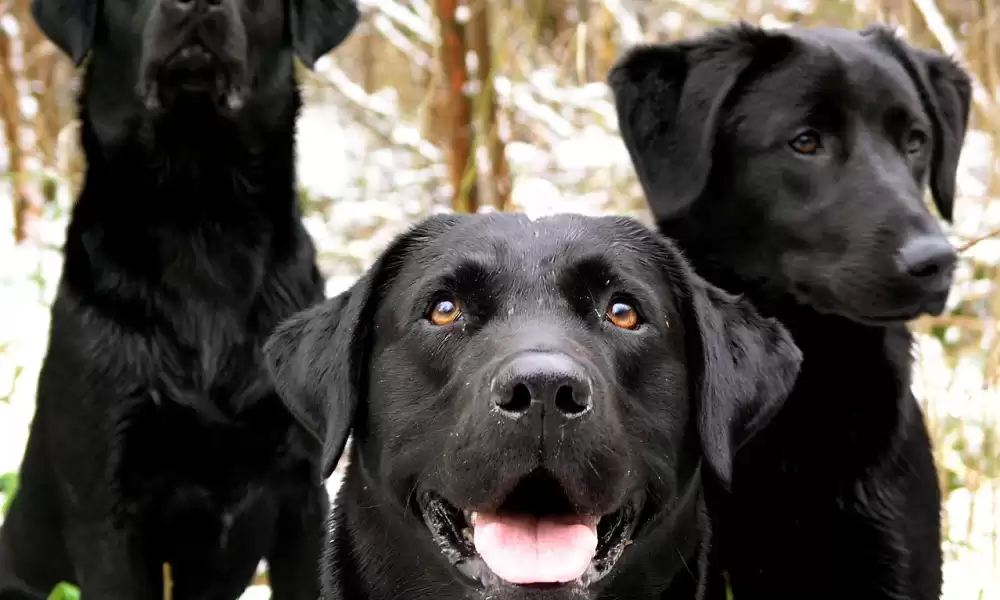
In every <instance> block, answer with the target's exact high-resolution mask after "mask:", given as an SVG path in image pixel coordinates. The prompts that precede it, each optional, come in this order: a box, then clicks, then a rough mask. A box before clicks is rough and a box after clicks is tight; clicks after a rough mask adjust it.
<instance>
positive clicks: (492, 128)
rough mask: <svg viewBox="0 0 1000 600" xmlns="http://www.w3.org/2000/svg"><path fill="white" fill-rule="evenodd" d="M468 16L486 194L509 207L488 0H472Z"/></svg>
mask: <svg viewBox="0 0 1000 600" xmlns="http://www.w3.org/2000/svg"><path fill="white" fill-rule="evenodd" d="M471 8H472V11H471V13H472V14H471V15H470V18H469V26H468V34H469V47H470V48H471V50H472V51H473V52H474V53H475V55H476V65H477V66H476V79H477V81H478V82H479V98H478V99H477V100H476V113H477V118H476V121H477V129H478V131H479V137H480V140H481V143H482V145H483V146H484V147H485V149H486V157H487V160H488V161H489V165H487V169H486V170H487V171H488V172H489V178H488V179H487V181H486V182H485V186H484V187H486V188H487V189H486V194H485V195H486V196H487V198H484V199H483V200H484V201H489V202H490V203H491V204H492V205H493V207H494V208H496V209H497V210H501V211H507V210H511V209H512V208H513V206H512V205H511V198H510V191H511V182H510V169H509V168H508V165H507V150H506V144H505V142H504V139H503V137H502V136H501V135H500V128H499V123H498V119H497V112H498V110H499V106H498V105H497V99H496V88H495V87H494V75H495V66H496V61H495V60H494V56H493V48H492V40H491V39H490V34H491V31H492V30H491V29H490V25H491V23H492V15H491V10H492V8H491V3H490V0H475V1H474V2H473V3H472V7H471Z"/></svg>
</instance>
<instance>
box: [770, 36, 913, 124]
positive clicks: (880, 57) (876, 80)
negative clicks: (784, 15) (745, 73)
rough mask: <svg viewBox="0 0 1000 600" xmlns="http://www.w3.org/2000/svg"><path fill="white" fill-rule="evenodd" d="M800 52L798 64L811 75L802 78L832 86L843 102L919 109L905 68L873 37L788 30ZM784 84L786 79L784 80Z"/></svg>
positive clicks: (811, 82)
mask: <svg viewBox="0 0 1000 600" xmlns="http://www.w3.org/2000/svg"><path fill="white" fill-rule="evenodd" d="M788 34H789V35H790V36H791V37H793V38H794V39H796V40H797V41H798V42H799V44H800V48H801V49H802V50H803V52H801V53H800V55H799V57H798V61H800V62H798V64H799V65H802V66H807V67H811V68H812V69H813V76H812V77H809V78H806V79H804V80H803V83H804V84H805V85H816V84H817V83H818V82H819V81H820V80H821V79H824V80H825V81H826V82H828V83H830V84H833V85H836V83H837V82H838V81H839V82H840V83H842V85H839V86H836V88H837V90H838V92H839V93H840V95H841V96H843V98H844V100H845V101H846V103H850V104H854V105H857V106H864V107H874V106H880V107H885V106H888V105H895V104H900V103H902V104H906V105H908V108H910V109H911V110H913V111H920V110H921V106H920V94H919V91H918V90H917V87H916V84H915V83H914V81H913V79H912V78H911V77H910V75H909V73H907V71H906V69H905V67H904V66H903V65H902V64H901V63H900V62H899V60H897V59H896V58H895V57H894V56H893V55H892V54H891V53H890V52H889V50H888V49H887V48H885V47H884V46H883V45H881V44H880V43H879V42H878V41H877V40H876V39H875V38H874V37H872V36H867V35H862V34H861V33H859V32H857V31H851V30H847V29H835V28H818V29H789V30H788ZM786 83H787V82H786Z"/></svg>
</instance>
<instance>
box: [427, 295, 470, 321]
mask: <svg viewBox="0 0 1000 600" xmlns="http://www.w3.org/2000/svg"><path fill="white" fill-rule="evenodd" d="M461 314H462V309H461V307H460V306H459V304H458V300H456V299H450V300H439V301H438V302H437V304H435V305H434V308H433V309H432V310H431V314H429V315H428V316H427V319H428V320H429V321H430V322H431V323H433V324H435V325H437V326H438V327H442V326H444V325H450V324H452V323H454V322H455V319H457V318H458V317H459V316H460V315H461Z"/></svg>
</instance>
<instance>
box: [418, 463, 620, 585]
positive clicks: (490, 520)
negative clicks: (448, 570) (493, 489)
mask: <svg viewBox="0 0 1000 600" xmlns="http://www.w3.org/2000/svg"><path fill="white" fill-rule="evenodd" d="M639 508H640V507H639V502H638V500H632V501H629V502H627V503H626V504H625V505H624V506H622V507H621V508H619V509H618V510H616V511H614V512H613V513H610V514H607V515H587V514H579V513H578V512H576V511H574V510H573V509H572V507H571V506H570V503H569V501H568V500H567V499H566V496H565V493H564V492H563V491H562V489H561V487H560V486H559V485H558V484H557V483H556V482H555V481H554V480H553V479H552V478H550V477H548V476H547V475H537V474H533V475H530V476H528V477H527V478H525V479H524V480H522V481H521V482H520V483H519V484H518V486H517V487H516V488H515V489H514V490H513V492H511V494H510V495H508V497H507V498H506V500H505V501H504V502H503V504H502V505H501V506H500V508H499V509H498V510H497V511H496V512H484V511H474V510H470V509H459V508H457V507H455V506H453V505H452V504H450V503H449V502H448V501H447V500H445V499H444V498H443V497H441V495H439V494H437V493H435V492H424V493H423V494H421V496H420V498H419V509H420V514H421V516H422V518H423V520H424V523H425V524H426V525H427V528H428V529H429V530H430V532H431V536H432V537H433V539H434V541H435V542H436V543H437V545H438V547H439V548H440V550H441V552H442V553H443V554H444V556H445V557H446V558H447V559H448V561H449V562H451V564H452V565H454V566H455V567H456V568H457V569H458V570H459V571H460V572H461V573H462V574H464V575H465V576H467V577H469V578H470V579H473V580H475V581H477V582H479V583H480V584H481V585H483V586H484V587H491V586H493V585H496V584H499V583H500V581H505V582H507V583H509V584H514V585H521V586H546V587H548V586H559V585H569V586H579V587H584V588H586V587H590V586H592V585H593V584H595V583H597V582H598V581H600V580H601V579H603V578H604V577H606V576H607V575H608V574H609V573H610V572H611V571H612V570H613V569H614V567H615V565H616V564H617V563H618V560H619V559H620V558H621V556H622V553H623V552H624V551H625V549H626V547H628V545H629V544H631V540H632V536H633V535H634V533H635V531H636V528H637V525H638V520H639V514H640V510H639Z"/></svg>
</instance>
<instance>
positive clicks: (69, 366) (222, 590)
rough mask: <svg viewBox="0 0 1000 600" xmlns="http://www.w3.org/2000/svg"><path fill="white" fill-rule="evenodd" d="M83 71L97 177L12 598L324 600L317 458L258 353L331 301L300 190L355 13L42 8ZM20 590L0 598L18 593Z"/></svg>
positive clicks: (46, 407)
mask: <svg viewBox="0 0 1000 600" xmlns="http://www.w3.org/2000/svg"><path fill="white" fill-rule="evenodd" d="M32 9H33V12H34V15H35V18H36V20H37V22H38V25H39V26H40V27H41V29H42V30H43V31H44V32H45V33H46V34H47V35H48V36H49V37H50V38H51V39H52V40H53V41H54V42H55V43H56V44H57V45H58V46H59V47H60V48H61V49H62V50H64V51H65V52H66V53H67V54H69V55H70V56H71V57H72V58H73V60H74V61H75V62H76V63H78V64H79V63H80V62H81V61H82V60H83V59H84V57H85V55H87V54H89V60H88V63H87V67H86V73H85V77H84V82H83V90H82V95H81V98H80V116H81V120H82V142H83V147H84V150H85V152H86V157H87V171H86V180H85V184H84V188H83V190H82V192H81V194H80V197H79V200H78V202H77V204H76V206H75V208H74V212H73V218H72V222H71V224H70V226H69V230H68V233H67V239H66V246H65V255H66V257H65V268H64V272H63V277H62V281H61V283H60V288H59V292H58V296H57V298H56V301H55V305H54V306H53V308H52V330H51V337H50V340H49V348H48V355H47V357H46V359H45V363H44V366H43V368H42V373H41V378H40V382H39V390H38V410H37V414H36V416H35V419H34V422H33V423H32V429H31V437H30V440H29V442H28V447H27V450H26V455H25V458H24V464H23V466H22V470H21V488H20V492H19V493H18V495H17V497H16V499H15V501H14V504H13V507H12V508H11V511H10V515H9V517H8V520H7V521H6V522H5V523H4V527H3V530H2V537H0V589H5V590H8V592H9V593H11V594H12V595H13V594H14V592H13V591H11V590H14V589H21V590H22V592H21V594H22V595H23V594H24V593H26V592H25V591H24V590H32V592H31V593H34V594H36V595H37V596H38V597H40V598H44V597H45V596H46V595H47V592H48V590H49V589H50V588H51V587H52V586H53V584H55V583H57V582H59V581H61V580H65V581H70V582H75V583H78V584H79V586H80V587H81V589H82V594H83V596H84V597H85V598H91V599H93V600H97V599H100V600H116V599H117V600H136V599H143V598H161V597H162V592H161V587H162V575H161V573H162V572H163V570H164V564H165V563H169V565H170V567H171V570H172V575H173V583H174V588H173V589H174V598H176V599H178V600H180V599H185V598H214V599H224V598H236V597H237V596H239V594H240V593H241V592H242V590H243V589H244V588H245V587H246V585H247V583H248V582H249V581H250V579H251V577H252V576H253V574H254V570H255V568H256V566H257V564H258V563H259V561H260V559H261V558H262V557H266V558H267V560H268V562H269V564H270V568H271V571H270V577H271V584H272V586H273V589H274V597H275V598H277V599H291V598H300V599H302V600H315V598H316V597H317V595H318V585H319V583H318V577H317V574H316V564H317V559H318V553H319V551H320V549H321V547H322V546H321V544H322V530H323V527H322V524H323V521H324V519H325V515H326V512H327V505H328V502H327V498H326V494H325V492H324V488H323V487H322V485H321V482H320V478H319V465H318V458H319V457H318V448H316V447H315V445H314V442H313V441H312V439H311V438H310V437H308V436H306V435H304V433H303V432H302V429H301V427H299V426H297V425H296V423H295V421H294V420H293V419H292V418H291V416H290V415H289V413H288V411H287V409H286V408H285V407H284V405H283V404H282V403H281V402H280V401H279V400H278V398H277V396H276V395H275V393H274V389H273V386H272V384H271V382H270V377H269V374H268V371H267V369H266V367H265V366H264V363H263V357H262V354H261V347H262V345H263V342H264V340H265V338H266V337H267V335H268V334H269V333H270V332H271V330H272V329H273V328H274V326H275V325H276V324H277V323H278V322H279V321H280V320H282V319H284V318H286V317H288V316H290V315H291V314H292V313H294V312H296V311H298V310H301V309H303V308H305V307H307V306H309V305H311V304H314V303H316V302H318V301H320V300H321V299H322V298H323V287H324V286H323V281H322V279H321V277H320V275H319V273H318V271H317V268H316V266H315V262H314V250H313V246H312V242H311V241H310V240H309V238H308V236H307V234H306V232H305V230H304V228H303V227H302V224H301V221H300V212H299V208H298V200H297V196H296V193H295V173H294V132H295V118H296V115H297V112H298V109H299V106H300V97H299V92H298V89H297V86H296V83H295V79H294V71H293V67H294V56H295V55H296V54H297V55H298V56H299V57H300V58H302V59H303V60H304V62H305V63H306V64H307V65H312V64H313V61H315V59H316V58H317V57H319V56H321V55H322V54H324V53H326V52H327V51H329V50H330V49H332V48H333V47H334V46H336V45H338V44H339V43H340V42H341V41H343V40H344V39H345V38H346V36H347V35H348V34H349V33H350V31H351V30H352V28H353V27H354V25H355V23H356V21H357V20H358V9H357V7H356V6H355V4H354V3H353V2H352V1H348V0H290V1H285V0H73V1H70V0H34V2H33V4H32ZM3 593H4V592H0V595H2V594H3Z"/></svg>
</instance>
